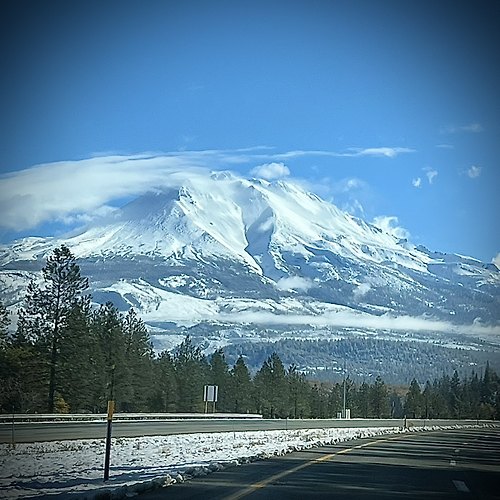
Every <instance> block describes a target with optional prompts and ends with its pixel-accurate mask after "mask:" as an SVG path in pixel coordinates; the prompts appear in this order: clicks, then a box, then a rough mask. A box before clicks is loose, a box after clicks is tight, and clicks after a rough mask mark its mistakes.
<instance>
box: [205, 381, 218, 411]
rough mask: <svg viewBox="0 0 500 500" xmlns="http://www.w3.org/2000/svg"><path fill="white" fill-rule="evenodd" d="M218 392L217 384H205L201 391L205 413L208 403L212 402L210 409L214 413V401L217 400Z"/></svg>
mask: <svg viewBox="0 0 500 500" xmlns="http://www.w3.org/2000/svg"><path fill="white" fill-rule="evenodd" d="M218 394H219V386H217V385H206V386H205V390H204V393H203V401H205V413H207V409H208V403H209V402H210V403H213V405H212V409H213V413H215V403H216V402H217V396H218Z"/></svg>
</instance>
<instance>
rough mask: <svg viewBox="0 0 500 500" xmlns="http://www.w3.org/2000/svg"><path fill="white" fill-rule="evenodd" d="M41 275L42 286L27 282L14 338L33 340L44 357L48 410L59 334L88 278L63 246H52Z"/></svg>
mask: <svg viewBox="0 0 500 500" xmlns="http://www.w3.org/2000/svg"><path fill="white" fill-rule="evenodd" d="M42 276H43V281H44V284H43V286H42V287H40V286H39V285H38V284H36V283H35V281H32V282H30V284H29V285H28V290H27V294H26V298H25V302H24V307H23V308H22V309H21V310H20V314H19V316H20V323H19V326H20V328H19V336H18V339H21V340H29V341H32V342H34V343H35V344H36V345H37V346H38V348H40V349H41V350H42V351H44V352H45V355H46V356H47V359H48V366H49V374H48V400H47V411H48V412H49V413H52V412H53V411H54V402H55V401H54V396H55V392H56V389H57V387H56V380H57V378H56V377H57V375H56V374H57V369H58V361H59V359H58V357H59V351H60V343H61V334H62V331H63V329H64V328H65V326H66V324H67V319H68V315H69V314H70V311H71V309H72V307H73V306H74V304H75V303H77V302H78V301H79V300H81V294H82V292H83V291H84V290H85V289H86V288H87V287H88V280H87V278H83V277H82V276H81V274H80V267H79V266H78V265H77V264H76V259H75V257H74V256H73V254H72V253H71V251H70V250H69V249H68V247H66V246H64V245H62V246H61V247H60V248H56V249H54V252H53V254H52V255H50V256H49V257H48V259H47V263H46V265H45V266H44V267H43V269H42ZM40 375H41V376H42V374H40Z"/></svg>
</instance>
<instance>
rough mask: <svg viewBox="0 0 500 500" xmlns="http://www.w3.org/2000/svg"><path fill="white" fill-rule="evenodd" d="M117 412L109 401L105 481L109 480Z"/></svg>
mask: <svg viewBox="0 0 500 500" xmlns="http://www.w3.org/2000/svg"><path fill="white" fill-rule="evenodd" d="M114 411H115V402H114V401H108V430H107V433H106V456H105V458H104V481H107V480H108V479H109V459H110V456H111V428H112V423H113V413H114Z"/></svg>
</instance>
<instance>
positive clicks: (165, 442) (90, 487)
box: [0, 428, 429, 500]
mask: <svg viewBox="0 0 500 500" xmlns="http://www.w3.org/2000/svg"><path fill="white" fill-rule="evenodd" d="M427 429H429V428H427ZM415 430H416V429H415ZM394 432H406V431H403V429H395V428H364V429H361V428H358V429H356V428H344V429H342V428H340V429H339V428H327V429H301V430H288V431H286V430H277V431H256V432H222V433H210V434H209V433H206V434H202V433H200V434H183V435H172V436H153V437H138V438H113V439H112V449H111V466H110V474H109V476H110V477H109V481H107V482H104V481H103V468H104V456H105V440H104V439H86V440H73V441H55V442H42V443H32V444H16V445H15V447H12V445H9V444H0V490H1V498H2V499H5V500H16V499H26V498H33V497H40V500H41V498H42V497H44V498H45V495H57V499H58V500H63V499H64V500H66V499H76V498H78V499H80V498H88V499H93V498H95V497H96V496H97V495H100V494H103V493H104V490H108V491H111V492H112V497H111V498H113V499H116V500H118V499H120V498H124V497H125V496H127V497H128V496H132V495H133V494H134V493H137V492H140V491H146V490H148V489H153V488H157V487H161V486H166V485H169V484H173V483H175V482H182V481H184V480H186V479H189V478H190V477H193V476H196V475H202V474H207V473H209V472H214V471H217V470H221V469H223V468H224V467H226V466H228V465H238V464H240V463H245V462H249V461H253V460H258V459H263V458H268V457H270V456H273V455H282V454H284V453H288V452H291V451H294V450H298V449H304V448H311V447H315V446H321V445H324V444H331V443H336V442H340V441H346V440H349V439H355V438H359V437H369V436H377V435H380V434H387V433H394Z"/></svg>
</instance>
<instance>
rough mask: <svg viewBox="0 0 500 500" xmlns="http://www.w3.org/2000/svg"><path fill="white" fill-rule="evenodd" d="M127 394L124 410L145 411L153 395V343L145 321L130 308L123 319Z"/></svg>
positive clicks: (123, 405)
mask: <svg viewBox="0 0 500 500" xmlns="http://www.w3.org/2000/svg"><path fill="white" fill-rule="evenodd" d="M123 333H124V341H125V359H124V362H125V367H126V372H127V377H126V386H127V387H126V389H127V392H126V396H125V395H124V399H125V401H124V402H123V403H122V407H123V411H145V410H146V409H147V407H148V403H149V400H150V398H151V395H152V385H153V380H152V374H153V373H152V372H153V345H152V344H151V339H150V337H149V333H148V330H147V328H146V325H145V324H144V322H143V321H142V320H141V319H140V318H138V317H137V314H136V313H135V311H134V309H130V310H129V311H128V313H127V315H126V316H125V319H124V321H123Z"/></svg>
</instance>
